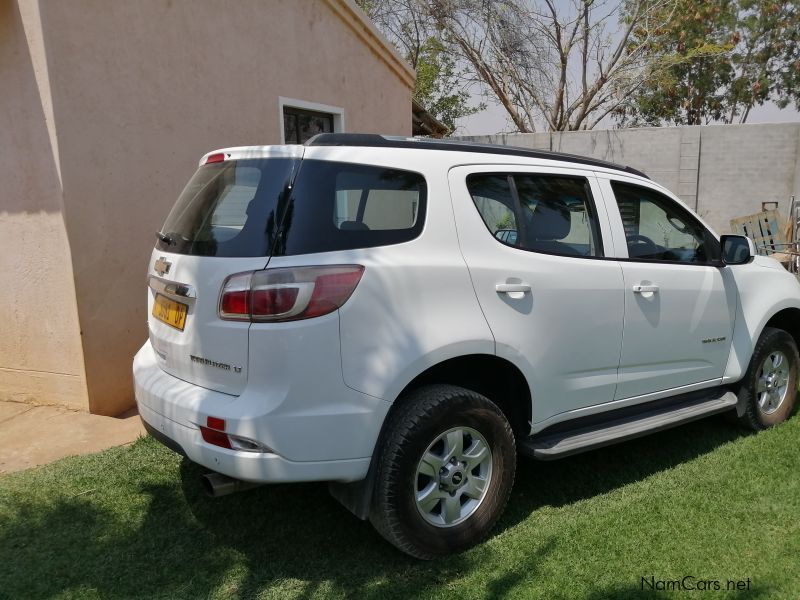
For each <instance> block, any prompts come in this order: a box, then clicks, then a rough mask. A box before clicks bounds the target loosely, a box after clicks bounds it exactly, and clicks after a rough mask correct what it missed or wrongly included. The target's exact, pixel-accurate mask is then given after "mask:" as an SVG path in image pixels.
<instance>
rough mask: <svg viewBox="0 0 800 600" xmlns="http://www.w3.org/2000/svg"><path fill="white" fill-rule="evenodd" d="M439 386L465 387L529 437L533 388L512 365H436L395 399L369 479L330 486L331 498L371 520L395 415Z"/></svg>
mask: <svg viewBox="0 0 800 600" xmlns="http://www.w3.org/2000/svg"><path fill="white" fill-rule="evenodd" d="M436 383H444V384H449V385H455V386H459V387H463V388H465V389H468V390H472V391H474V392H477V393H479V394H481V395H483V396H486V397H487V398H489V400H491V401H492V402H494V403H495V404H496V405H497V406H498V408H500V410H501V411H502V412H503V414H504V415H505V416H506V418H507V419H508V421H509V423H510V424H511V428H512V430H513V431H514V435H515V436H517V437H519V436H523V437H524V436H527V435H528V434H529V433H530V423H531V418H532V403H531V391H530V387H529V386H528V383H527V380H526V379H525V376H524V375H523V374H522V371H520V369H519V368H518V367H517V366H516V365H514V364H513V363H512V362H511V361H509V360H507V359H505V358H501V357H499V356H495V355H493V354H466V355H462V356H456V357H452V358H448V359H445V360H442V361H440V362H437V363H436V364H434V365H431V366H429V367H427V368H426V369H424V370H423V371H422V372H420V373H419V374H417V375H416V376H415V377H414V378H413V379H411V381H409V382H408V383H407V384H406V385H405V386H404V387H403V388H402V390H401V391H400V392H399V393H398V394H397V395H396V397H395V398H394V399H393V400H394V401H393V402H392V406H391V408H390V409H389V412H388V413H387V415H386V417H385V418H384V420H383V424H382V426H381V429H380V433H379V435H378V438H377V440H376V441H375V448H374V450H373V453H372V461H371V462H370V467H369V471H368V473H367V477H366V478H365V479H363V480H362V481H357V482H353V483H338V482H331V483H330V484H329V490H330V493H331V495H332V496H333V497H334V498H336V500H338V501H339V502H340V503H341V504H342V505H344V506H345V508H347V509H348V510H349V511H350V512H352V513H353V514H354V515H355V516H357V517H358V518H360V519H362V520H366V519H367V518H368V516H369V509H370V506H371V501H372V493H373V490H374V484H375V475H376V472H375V471H376V457H377V455H378V452H379V451H380V448H381V445H382V443H383V440H384V438H385V435H386V431H387V427H388V424H389V423H390V422H391V420H392V417H393V415H394V414H395V413H396V412H397V411H398V410H400V409H401V408H402V406H403V398H404V397H405V396H406V395H407V392H409V391H411V390H414V389H417V388H420V387H422V386H425V385H430V384H436Z"/></svg>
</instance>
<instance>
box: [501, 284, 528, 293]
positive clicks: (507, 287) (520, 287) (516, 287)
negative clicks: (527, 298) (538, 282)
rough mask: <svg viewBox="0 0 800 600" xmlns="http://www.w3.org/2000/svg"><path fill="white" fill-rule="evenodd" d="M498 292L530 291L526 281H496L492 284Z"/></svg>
mask: <svg viewBox="0 0 800 600" xmlns="http://www.w3.org/2000/svg"><path fill="white" fill-rule="evenodd" d="M494 289H495V290H496V291H497V293H498V294H513V293H514V292H522V293H523V294H524V293H526V292H530V291H531V286H529V285H528V284H527V283H498V284H497V285H496V286H494Z"/></svg>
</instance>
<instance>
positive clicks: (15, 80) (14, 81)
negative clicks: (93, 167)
mask: <svg viewBox="0 0 800 600" xmlns="http://www.w3.org/2000/svg"><path fill="white" fill-rule="evenodd" d="M32 9H33V10H32ZM23 16H24V17H25V19H24V21H23ZM40 42H41V38H40V36H39V30H38V21H37V15H36V11H35V5H28V6H24V7H23V11H22V12H21V11H20V6H19V5H18V4H17V3H16V2H15V1H14V0H0V283H2V285H0V400H19V401H27V402H34V403H38V404H63V405H65V406H68V407H70V408H78V409H84V410H85V409H87V408H88V398H87V393H86V382H85V377H84V370H83V352H82V348H81V343H80V328H79V325H78V315H77V307H76V303H75V288H74V285H73V278H72V265H71V261H70V251H69V244H68V242H67V234H66V229H65V226H64V219H63V216H62V201H61V185H60V183H59V178H58V169H57V165H56V159H55V157H54V153H53V147H52V144H51V137H50V135H49V133H48V127H47V120H46V119H45V107H44V105H46V104H47V100H45V101H44V105H43V101H42V96H44V97H45V98H46V97H47V95H48V90H47V76H46V68H45V65H44V61H43V58H44V57H43V53H42V51H41V49H42V45H41V43H40Z"/></svg>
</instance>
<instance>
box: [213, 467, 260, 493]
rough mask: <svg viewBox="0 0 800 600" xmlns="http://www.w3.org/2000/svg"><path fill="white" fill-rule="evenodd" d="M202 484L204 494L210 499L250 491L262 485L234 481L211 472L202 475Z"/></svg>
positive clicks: (239, 480) (231, 478) (238, 480)
mask: <svg viewBox="0 0 800 600" xmlns="http://www.w3.org/2000/svg"><path fill="white" fill-rule="evenodd" d="M202 482H203V489H204V490H205V491H206V494H208V495H209V496H211V497H212V498H219V497H220V496H227V495H228V494H233V493H235V492H243V491H244V490H250V489H253V488H256V487H261V486H262V485H263V484H262V483H253V482H252V481H242V480H241V479H234V478H233V477H228V476H227V475H223V474H222V473H214V472H213V471H212V472H211V473H206V474H205V475H203V477H202Z"/></svg>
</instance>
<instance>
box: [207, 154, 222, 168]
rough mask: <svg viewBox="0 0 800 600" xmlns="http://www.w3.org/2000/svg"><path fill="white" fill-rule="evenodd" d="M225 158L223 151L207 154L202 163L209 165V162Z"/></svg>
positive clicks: (220, 160) (216, 161)
mask: <svg viewBox="0 0 800 600" xmlns="http://www.w3.org/2000/svg"><path fill="white" fill-rule="evenodd" d="M224 160H225V153H224V152H217V153H216V154H209V155H208V158H207V159H206V162H205V163H204V164H207V165H210V164H211V163H218V162H222V161H224Z"/></svg>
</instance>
